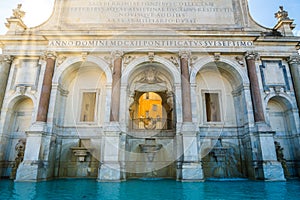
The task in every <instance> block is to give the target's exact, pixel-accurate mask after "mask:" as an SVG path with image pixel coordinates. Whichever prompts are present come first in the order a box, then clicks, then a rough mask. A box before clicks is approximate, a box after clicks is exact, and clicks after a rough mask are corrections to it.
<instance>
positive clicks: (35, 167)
mask: <svg viewBox="0 0 300 200" xmlns="http://www.w3.org/2000/svg"><path fill="white" fill-rule="evenodd" d="M42 165H43V162H41V161H25V162H22V163H21V164H20V165H19V167H18V171H17V174H16V179H15V181H16V182H37V181H43V180H46V179H47V172H46V169H45V168H44V167H41V166H42Z"/></svg>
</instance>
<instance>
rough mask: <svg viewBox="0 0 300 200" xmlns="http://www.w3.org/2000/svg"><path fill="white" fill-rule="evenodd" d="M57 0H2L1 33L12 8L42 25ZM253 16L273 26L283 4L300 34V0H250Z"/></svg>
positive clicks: (31, 23)
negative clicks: (17, 9) (20, 7)
mask: <svg viewBox="0 0 300 200" xmlns="http://www.w3.org/2000/svg"><path fill="white" fill-rule="evenodd" d="M54 1H55V0H0V35H2V34H5V33H6V31H7V29H6V27H5V25H4V23H5V22H6V18H9V17H10V16H11V15H12V9H14V8H16V7H17V4H19V3H22V4H23V6H22V10H24V11H25V12H26V15H25V18H24V22H25V24H26V25H27V26H28V27H34V26H37V25H40V24H41V23H43V22H44V21H46V20H47V19H48V18H49V17H50V15H51V13H52V10H53V4H54ZM248 1H249V9H250V13H251V15H252V17H253V18H254V19H255V21H257V22H258V23H259V24H261V25H263V26H265V27H268V28H273V27H274V26H275V24H276V19H275V18H274V13H275V12H277V11H278V10H279V6H280V5H282V6H283V7H284V9H285V10H286V11H288V12H289V17H290V18H291V19H295V21H294V23H295V24H298V26H296V29H295V31H294V33H295V35H299V36H300V0H248Z"/></svg>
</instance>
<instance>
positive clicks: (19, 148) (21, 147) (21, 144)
mask: <svg viewBox="0 0 300 200" xmlns="http://www.w3.org/2000/svg"><path fill="white" fill-rule="evenodd" d="M25 145H26V142H25V139H20V140H19V141H18V143H17V144H16V146H15V150H16V152H17V156H16V158H15V163H14V164H13V166H12V171H11V174H10V179H13V180H14V179H15V178H16V173H17V169H18V167H19V165H20V163H21V162H22V161H23V159H24V152H25Z"/></svg>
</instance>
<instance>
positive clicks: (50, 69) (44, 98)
mask: <svg viewBox="0 0 300 200" xmlns="http://www.w3.org/2000/svg"><path fill="white" fill-rule="evenodd" d="M55 58H56V57H55V55H54V53H52V52H51V53H50V52H48V53H47V55H46V62H47V64H46V70H45V74H44V80H43V85H42V91H41V96H40V101H39V107H38V112H37V117H36V121H38V122H47V114H48V108H49V101H50V94H51V88H52V78H53V73H54V67H55Z"/></svg>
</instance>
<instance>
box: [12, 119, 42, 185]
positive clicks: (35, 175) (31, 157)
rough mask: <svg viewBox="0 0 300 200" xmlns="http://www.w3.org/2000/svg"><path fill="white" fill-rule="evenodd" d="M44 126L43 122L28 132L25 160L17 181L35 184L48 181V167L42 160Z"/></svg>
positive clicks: (19, 170) (17, 175)
mask: <svg viewBox="0 0 300 200" xmlns="http://www.w3.org/2000/svg"><path fill="white" fill-rule="evenodd" d="M44 125H45V123H43V122H38V123H35V124H34V125H33V126H32V127H31V128H30V130H29V131H27V132H26V135H27V137H26V148H25V153H24V159H23V162H22V163H21V164H20V165H19V168H18V170H17V174H16V181H22V182H27V181H29V182H34V181H39V180H46V178H47V176H46V171H47V166H46V165H45V162H44V161H43V160H42V158H41V149H42V148H41V147H42V145H43V137H44V135H45V133H46V126H44Z"/></svg>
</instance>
